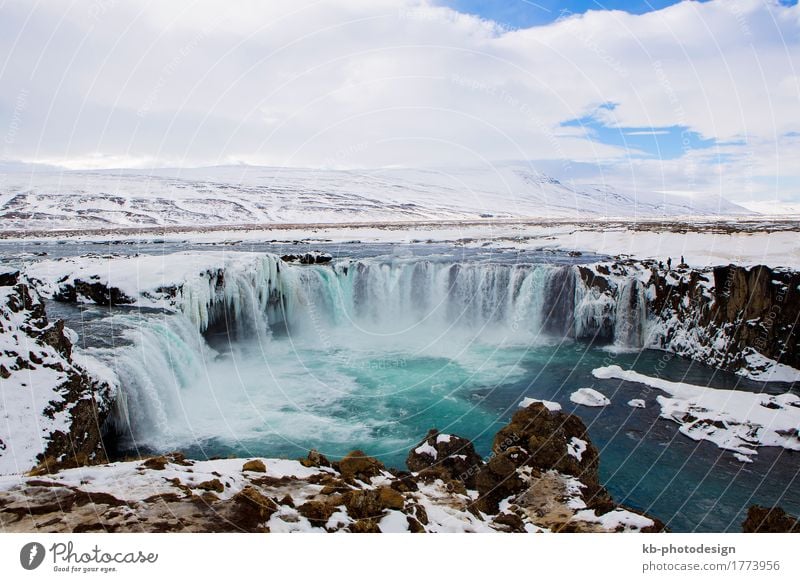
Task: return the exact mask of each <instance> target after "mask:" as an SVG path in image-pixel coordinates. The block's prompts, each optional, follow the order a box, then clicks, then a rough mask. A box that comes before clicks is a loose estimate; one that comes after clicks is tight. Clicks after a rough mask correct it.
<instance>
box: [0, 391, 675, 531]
mask: <svg viewBox="0 0 800 582" xmlns="http://www.w3.org/2000/svg"><path fill="white" fill-rule="evenodd" d="M578 441H580V442H578ZM408 464H409V468H410V469H412V472H410V473H406V472H400V471H389V470H387V469H386V468H385V467H384V466H383V464H381V463H380V462H379V461H378V460H376V459H374V458H372V457H369V456H367V455H365V454H364V453H363V452H361V451H353V452H352V453H350V454H349V455H347V456H346V457H345V458H343V459H341V460H340V461H338V462H330V461H328V459H326V458H325V457H324V456H323V455H321V454H319V453H318V452H316V451H312V452H311V453H310V454H309V455H308V457H307V458H306V459H302V460H301V461H289V460H278V459H224V460H216V461H190V460H186V459H185V458H184V457H183V456H182V455H179V454H174V455H165V456H158V457H151V458H149V459H146V460H144V461H134V462H123V463H112V464H107V465H102V466H94V467H82V468H74V469H66V470H62V471H59V472H56V473H53V474H49V475H39V476H6V477H0V529H2V530H3V531H16V532H30V531H41V532H80V531H110V532H116V531H119V532H137V531H147V532H167V531H185V532H193V531H197V532H235V531H247V532H267V531H269V532H312V531H328V532H335V531H345V532H413V533H422V532H546V531H553V532H616V531H643V532H649V531H658V530H661V529H662V528H663V526H662V525H661V524H660V523H659V522H658V521H657V520H654V519H651V518H649V517H647V516H644V515H641V514H639V513H636V512H634V511H631V510H628V509H625V508H623V507H619V506H617V505H615V504H614V503H613V501H612V500H611V498H610V496H609V495H608V494H607V493H606V492H605V490H603V489H602V487H600V486H599V485H598V483H597V450H596V449H595V448H594V446H593V445H592V444H591V443H590V442H589V441H588V439H587V438H586V427H585V426H584V425H583V423H582V422H581V421H580V420H579V419H578V418H577V417H575V416H571V415H566V414H564V413H561V412H551V411H550V410H548V409H547V408H546V407H545V406H544V405H542V404H540V403H535V404H533V405H531V406H530V407H528V408H526V409H523V410H520V411H518V412H517V413H516V414H515V415H514V418H513V420H512V422H511V423H510V424H509V425H508V426H507V427H505V428H504V429H502V430H501V431H500V433H498V435H497V437H496V439H495V446H494V451H493V453H492V455H491V456H490V457H488V458H487V459H481V458H480V456H478V455H477V453H476V452H475V450H474V448H473V446H472V444H471V443H470V442H469V441H467V440H465V439H462V438H460V437H458V436H455V435H445V434H441V433H439V432H438V431H435V430H432V431H431V432H429V433H428V435H427V436H426V437H425V439H424V440H423V441H422V442H421V443H420V444H418V445H417V446H415V447H414V448H413V449H412V451H411V452H410V453H409V457H408Z"/></svg>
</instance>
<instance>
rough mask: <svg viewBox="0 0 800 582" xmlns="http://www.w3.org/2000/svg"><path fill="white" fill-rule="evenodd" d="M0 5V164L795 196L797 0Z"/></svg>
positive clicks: (14, 1)
mask: <svg viewBox="0 0 800 582" xmlns="http://www.w3.org/2000/svg"><path fill="white" fill-rule="evenodd" d="M221 6H222V5H221V4H220V3H219V2H214V1H212V0H194V1H190V0H172V1H170V2H168V3H166V2H159V1H157V0H150V1H147V0H145V1H140V2H136V1H129V0H48V1H47V2H30V1H28V0H5V1H2V2H0V133H2V134H3V140H2V142H0V146H2V150H1V151H0V168H12V167H18V166H19V164H20V163H26V164H50V165H56V166H61V167H66V168H76V169H77V168H109V167H155V166H159V167H160V166H200V165H219V164H239V163H244V164H257V165H271V166H299V167H324V168H366V167H369V168H375V167H398V166H400V167H403V166H407V167H421V166H435V167H447V166H452V165H459V166H461V165H470V166H475V165H486V164H493V163H496V162H500V161H507V160H524V161H527V162H529V163H530V164H531V165H532V166H533V167H535V168H537V169H539V170H541V171H543V172H545V173H548V174H551V175H553V176H554V177H556V178H558V179H562V180H574V181H577V182H583V183H586V182H596V183H607V184H611V185H614V186H617V187H623V188H628V189H636V190H638V189H645V190H648V191H657V192H671V193H677V194H682V195H686V196H703V195H723V196H725V197H726V198H728V199H731V200H734V201H740V202H744V201H769V200H782V201H795V202H797V201H800V72H799V71H800V8H799V7H798V5H797V2H796V1H791V2H789V1H778V0H709V1H705V2H698V1H689V0H687V1H683V2H674V1H669V0H652V1H647V0H645V1H637V2H621V1H611V0H609V1H608V2H595V1H567V2H551V1H549V0H541V1H537V2H532V1H515V0H507V1H491V2H480V1H478V0H337V1H335V2H331V1H319V0H316V1H315V0H271V1H270V2H260V1H258V0H230V1H227V2H225V3H224V9H221V8H220V7H221Z"/></svg>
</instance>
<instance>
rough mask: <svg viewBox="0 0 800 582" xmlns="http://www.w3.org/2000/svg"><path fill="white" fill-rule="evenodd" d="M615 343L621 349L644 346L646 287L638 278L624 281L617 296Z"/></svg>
mask: <svg viewBox="0 0 800 582" xmlns="http://www.w3.org/2000/svg"><path fill="white" fill-rule="evenodd" d="M615 312H616V317H615V323H614V343H615V344H616V345H617V346H620V347H633V348H640V347H642V346H643V345H644V336H645V322H646V320H647V302H646V299H645V292H644V285H642V283H641V281H639V280H638V279H636V278H633V277H631V278H627V279H625V280H623V282H622V284H621V285H620V288H619V292H618V294H617V302H616V309H615Z"/></svg>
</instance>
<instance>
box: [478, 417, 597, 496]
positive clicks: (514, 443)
mask: <svg viewBox="0 0 800 582" xmlns="http://www.w3.org/2000/svg"><path fill="white" fill-rule="evenodd" d="M573 438H577V439H580V440H582V441H585V442H586V450H585V451H583V453H582V455H581V459H580V461H579V460H578V459H576V458H575V457H574V456H572V455H570V454H569V448H568V445H569V444H570V443H571V441H572V439H573ZM511 447H521V448H522V449H524V451H526V452H525V454H524V455H523V456H524V460H523V461H522V462H523V464H525V465H528V466H532V467H536V468H538V469H542V470H549V469H555V470H556V471H559V472H560V473H565V474H567V475H574V476H575V477H578V478H579V479H580V480H581V481H582V482H584V483H586V484H587V485H588V484H596V483H598V481H599V473H598V469H599V453H598V451H597V449H596V448H595V446H594V445H592V443H591V442H590V441H589V438H588V436H587V434H586V426H585V425H584V424H583V421H581V419H580V418H578V417H577V416H575V415H572V414H565V413H563V412H551V411H550V410H548V409H547V408H546V407H545V406H544V405H543V404H541V403H538V402H537V403H534V404H531V405H530V406H528V407H527V408H523V409H521V410H518V411H517V412H516V413H515V414H514V416H513V417H512V419H511V422H510V423H509V424H508V425H507V426H505V427H503V428H502V429H500V431H499V432H498V433H497V435H496V436H495V438H494V444H493V446H492V450H493V451H494V452H495V453H502V452H503V451H505V450H507V449H509V448H511ZM515 462H516V461H515Z"/></svg>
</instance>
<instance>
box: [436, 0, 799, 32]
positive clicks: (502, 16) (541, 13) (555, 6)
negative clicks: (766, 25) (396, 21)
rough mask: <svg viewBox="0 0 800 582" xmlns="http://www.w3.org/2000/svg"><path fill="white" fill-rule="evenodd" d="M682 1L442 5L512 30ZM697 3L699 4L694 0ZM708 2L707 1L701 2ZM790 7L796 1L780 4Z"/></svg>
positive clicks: (505, 0) (528, 0)
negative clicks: (564, 17)
mask: <svg viewBox="0 0 800 582" xmlns="http://www.w3.org/2000/svg"><path fill="white" fill-rule="evenodd" d="M678 1H679V0H634V1H630V0H629V1H627V2H625V1H622V0H602V1H598V0H567V1H566V2H555V1H554V0H440V2H441V4H443V5H444V6H448V7H450V8H453V9H455V10H458V11H459V12H465V13H467V14H474V15H476V16H480V17H481V18H485V19H487V20H494V21H495V22H498V23H500V24H502V25H504V26H507V27H509V28H530V27H531V26H538V25H542V24H548V23H550V22H553V21H555V20H558V18H559V17H560V16H561V15H562V14H583V13H584V12H586V11H587V10H624V11H625V12H629V13H631V14H644V13H645V12H652V11H653V10H660V9H661V8H666V7H667V6H672V5H673V4H677V3H678ZM695 1H698V0H695ZM702 1H705V0H702ZM781 4H784V5H787V6H790V5H793V4H797V0H781Z"/></svg>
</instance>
